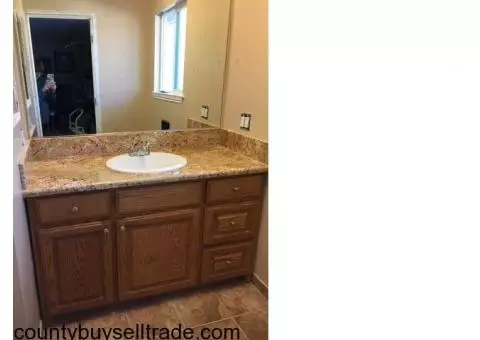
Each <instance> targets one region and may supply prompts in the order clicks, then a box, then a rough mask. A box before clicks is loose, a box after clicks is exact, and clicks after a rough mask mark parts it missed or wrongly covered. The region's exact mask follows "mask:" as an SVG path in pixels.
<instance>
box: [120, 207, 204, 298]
mask: <svg viewBox="0 0 480 340" xmlns="http://www.w3.org/2000/svg"><path fill="white" fill-rule="evenodd" d="M199 219H200V210H199V209H189V210H182V211H175V212H167V213H161V214H153V215H147V216H141V217H130V218H125V219H122V220H119V221H118V226H117V228H118V229H117V252H118V253H117V255H118V295H119V300H120V301H125V300H130V299H134V298H138V297H143V296H149V295H155V294H159V293H163V292H167V291H174V290H177V289H181V288H186V287H191V286H194V285H196V284H197V283H198V281H199V256H200V235H199V233H200V229H199Z"/></svg>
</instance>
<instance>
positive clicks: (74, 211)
mask: <svg viewBox="0 0 480 340" xmlns="http://www.w3.org/2000/svg"><path fill="white" fill-rule="evenodd" d="M76 212H78V207H77V206H76V205H74V206H73V207H72V213H76Z"/></svg>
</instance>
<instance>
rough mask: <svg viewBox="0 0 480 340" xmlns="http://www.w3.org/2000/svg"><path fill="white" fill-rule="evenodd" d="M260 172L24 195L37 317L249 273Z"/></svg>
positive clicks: (261, 180) (258, 209)
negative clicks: (185, 180) (41, 195)
mask: <svg viewBox="0 0 480 340" xmlns="http://www.w3.org/2000/svg"><path fill="white" fill-rule="evenodd" d="M263 187H264V176H263V175H253V176H243V177H231V178H223V179H211V180H203V181H189V182H179V183H173V184H162V185H153V186H143V187H136V188H122V189H111V190H103V191H96V192H88V193H75V194H61V195H55V196H47V197H32V198H27V199H26V204H27V210H28V215H29V222H30V223H29V225H30V233H31V236H32V244H33V248H34V257H35V258H34V260H35V269H36V276H37V286H38V293H39V299H40V306H41V311H42V317H43V320H44V323H45V324H46V325H48V324H49V323H51V321H52V318H53V317H55V316H59V315H63V314H67V313H71V312H75V311H81V310H86V309H91V308H97V307H102V306H108V305H112V304H115V303H118V302H122V301H129V300H135V299H138V298H142V297H147V296H153V295H158V294H161V293H165V292H170V291H177V290H181V289H184V288H188V287H194V286H198V285H200V284H202V283H210V282H214V281H219V280H224V279H227V278H233V277H237V276H247V277H249V276H251V275H252V274H253V265H254V259H255V252H256V244H257V237H258V224H259V217H260V212H261V202H262V199H261V198H262V194H263Z"/></svg>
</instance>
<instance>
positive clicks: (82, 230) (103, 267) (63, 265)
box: [38, 222, 113, 315]
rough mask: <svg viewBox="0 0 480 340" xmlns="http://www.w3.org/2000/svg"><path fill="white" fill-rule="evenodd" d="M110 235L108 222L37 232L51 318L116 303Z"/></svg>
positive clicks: (46, 301)
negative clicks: (114, 300)
mask: <svg viewBox="0 0 480 340" xmlns="http://www.w3.org/2000/svg"><path fill="white" fill-rule="evenodd" d="M111 234H112V230H111V227H110V223H109V222H96V223H88V224H79V225H74V226H66V227H58V228H51V229H42V230H39V231H38V240H39V253H40V258H41V266H42V274H43V275H42V278H43V282H42V283H43V290H44V293H45V294H46V296H43V299H44V303H45V304H46V307H47V310H48V311H49V313H50V314H52V315H56V314H62V313H66V312H71V311H76V310H82V309H87V308H91V307H99V306H105V305H108V304H110V303H112V302H113V263H112V245H113V243H112V235H111Z"/></svg>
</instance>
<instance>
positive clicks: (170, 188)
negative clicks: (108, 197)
mask: <svg viewBox="0 0 480 340" xmlns="http://www.w3.org/2000/svg"><path fill="white" fill-rule="evenodd" d="M116 202H117V211H118V213H119V214H122V215H131V214H138V213H145V212H147V213H148V212H153V211H159V210H168V209H173V208H182V207H188V206H195V205H200V204H201V202H202V183H201V182H190V183H180V184H167V185H161V186H155V187H146V188H135V189H124V190H118V191H117V197H116Z"/></svg>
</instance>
